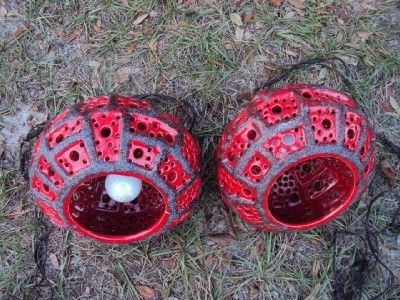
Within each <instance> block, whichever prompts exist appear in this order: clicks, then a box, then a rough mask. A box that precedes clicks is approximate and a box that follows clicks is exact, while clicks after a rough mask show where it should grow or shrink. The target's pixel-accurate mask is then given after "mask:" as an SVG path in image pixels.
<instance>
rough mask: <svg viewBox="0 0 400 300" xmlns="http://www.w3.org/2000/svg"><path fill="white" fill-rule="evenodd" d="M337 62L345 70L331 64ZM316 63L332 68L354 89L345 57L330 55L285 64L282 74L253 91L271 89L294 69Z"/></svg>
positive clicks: (350, 88)
mask: <svg viewBox="0 0 400 300" xmlns="http://www.w3.org/2000/svg"><path fill="white" fill-rule="evenodd" d="M335 62H337V63H338V64H339V65H340V67H341V68H342V69H343V72H342V71H339V69H338V67H337V66H336V65H330V63H335ZM316 65H320V66H323V67H325V68H328V69H330V70H333V71H334V72H336V73H337V74H338V75H339V76H340V78H341V79H342V81H343V83H344V84H345V85H346V87H347V88H348V89H349V90H354V87H353V84H352V83H351V81H350V76H351V73H350V68H349V67H348V65H347V64H346V63H345V62H344V61H343V59H341V58H339V57H336V56H329V57H317V58H310V59H305V60H302V61H300V62H298V63H296V64H292V65H288V66H283V67H282V68H281V72H280V74H278V75H277V76H275V77H274V78H272V79H270V80H269V81H267V82H264V83H262V84H261V85H260V86H258V87H257V88H255V89H254V90H253V93H257V92H258V91H260V90H267V89H271V88H272V86H273V85H275V84H276V83H278V82H281V81H283V80H286V79H287V78H288V77H289V75H290V74H292V73H293V72H294V71H296V70H300V69H305V68H308V67H311V66H316Z"/></svg>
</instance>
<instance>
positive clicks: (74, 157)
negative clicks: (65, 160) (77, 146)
mask: <svg viewBox="0 0 400 300" xmlns="http://www.w3.org/2000/svg"><path fill="white" fill-rule="evenodd" d="M69 158H70V159H71V160H72V161H78V160H79V152H78V151H75V150H74V151H71V152H70V153H69Z"/></svg>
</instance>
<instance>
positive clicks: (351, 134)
mask: <svg viewBox="0 0 400 300" xmlns="http://www.w3.org/2000/svg"><path fill="white" fill-rule="evenodd" d="M354 136H355V132H354V130H353V129H349V130H347V137H348V138H349V139H350V140H352V139H354Z"/></svg>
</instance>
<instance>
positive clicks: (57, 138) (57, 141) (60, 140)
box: [56, 134, 64, 144]
mask: <svg viewBox="0 0 400 300" xmlns="http://www.w3.org/2000/svg"><path fill="white" fill-rule="evenodd" d="M63 139H64V136H63V135H62V134H59V135H58V136H57V137H56V143H57V144H58V143H61V142H62V140H63Z"/></svg>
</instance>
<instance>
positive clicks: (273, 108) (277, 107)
mask: <svg viewBox="0 0 400 300" xmlns="http://www.w3.org/2000/svg"><path fill="white" fill-rule="evenodd" d="M272 112H273V113H274V114H280V113H281V112H282V107H281V106H279V105H275V106H274V107H272Z"/></svg>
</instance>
